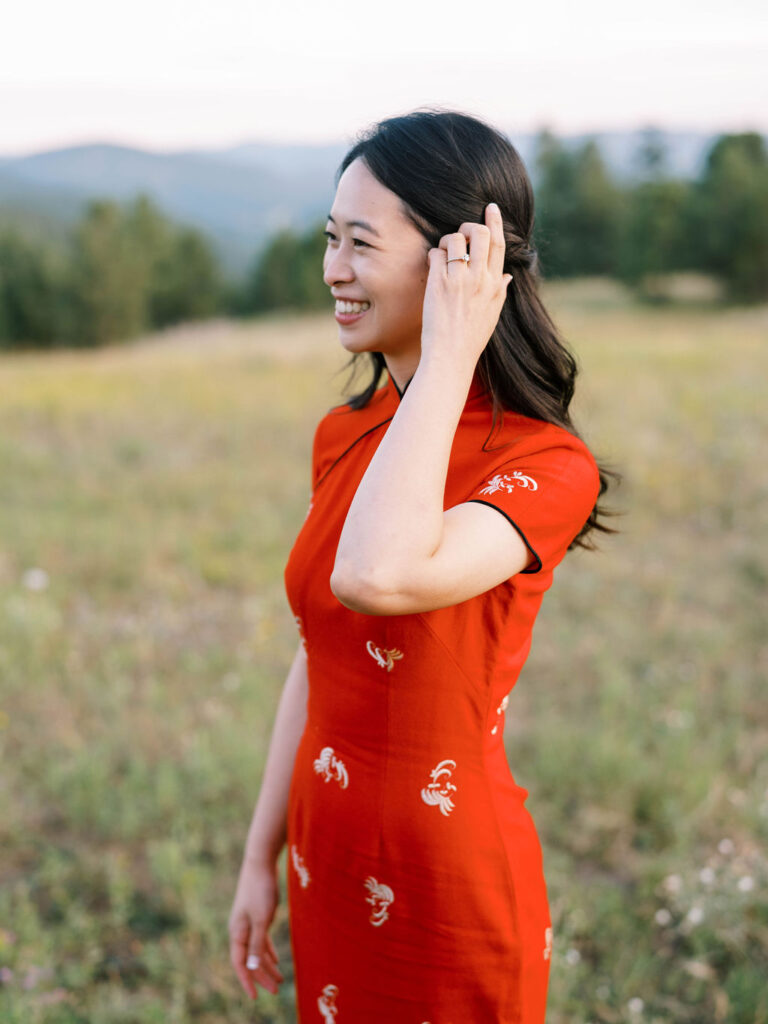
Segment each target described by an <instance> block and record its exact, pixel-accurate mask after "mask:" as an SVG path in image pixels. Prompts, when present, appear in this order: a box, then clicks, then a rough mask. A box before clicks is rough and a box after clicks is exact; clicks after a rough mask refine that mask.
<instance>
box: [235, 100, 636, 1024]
mask: <svg viewBox="0 0 768 1024" xmlns="http://www.w3.org/2000/svg"><path fill="white" fill-rule="evenodd" d="M339 174H340V177H339V178H338V181H337V190H336V196H335V199H334V203H333V207H332V209H331V212H330V214H329V217H328V224H327V228H326V235H327V238H328V244H327V250H326V255H325V258H324V279H325V283H326V284H327V285H328V287H329V288H330V290H331V293H332V294H333V296H334V297H335V298H336V320H337V321H338V323H339V338H340V341H341V344H342V345H343V346H344V348H345V349H346V350H347V351H348V352H350V353H352V354H353V364H354V363H355V360H357V359H358V358H360V357H363V354H364V353H367V354H368V355H367V357H363V358H367V359H369V360H370V362H371V364H372V368H373V378H372V380H371V382H370V384H369V385H368V387H367V388H366V389H365V390H364V391H363V392H362V393H360V394H358V395H356V396H354V397H353V398H352V399H350V400H349V401H347V402H346V403H344V404H343V405H340V406H337V407H335V408H333V409H331V410H330V411H329V412H328V413H327V414H326V415H325V416H324V417H323V419H322V420H321V422H320V423H319V425H318V427H317V430H316V433H315V437H314V444H313V458H312V500H311V502H310V505H309V509H308V512H307V517H306V519H305V522H304V524H303V526H302V529H301V532H300V533H299V536H298V538H297V540H296V543H295V544H294V547H293V549H292V551H291V553H290V556H289V559H288V563H287V565H286V570H285V583H286V589H287V593H288V599H289V602H290V604H291V608H292V611H293V613H294V616H295V617H296V622H297V627H298V631H299V635H300V639H299V644H298V648H297V652H296V656H295V659H294V662H293V665H292V667H291V670H290V672H289V675H288V678H287V681H286V684H285V690H284V693H283V696H282V698H281V701H280V706H279V709H278V713H277V718H276V722H275V729H274V736H273V740H272V743H271V746H270V751H269V755H268V759H267V765H266V768H265V772H264V779H263V783H262V789H261V793H260V796H259V800H258V803H257V806H256V809H255V812H254V816H253V821H252V823H251V828H250V831H249V835H248V839H247V843H246V849H245V855H244V858H243V865H242V869H241V872H240V878H239V883H238V888H237V893H236V896H235V900H234V905H233V907H232V912H231V915H230V921H229V929H230V954H231V959H232V963H233V965H234V967H235V969H236V971H237V973H238V976H239V977H240V979H241V982H242V984H243V987H244V988H245V990H246V991H247V992H248V993H249V994H250V995H251V996H253V997H255V995H256V987H255V986H256V983H258V984H260V985H262V986H263V987H265V988H267V989H268V990H270V991H272V992H275V991H277V985H278V984H279V982H280V981H282V980H283V977H282V974H281V973H280V970H279V968H278V966H277V953H276V950H275V947H274V944H273V942H272V939H271V937H270V936H269V934H268V928H269V926H270V923H271V921H272V919H273V916H274V912H275V908H276V904H277V901H278V879H277V859H278V857H279V854H280V852H281V850H282V848H283V845H284V844H285V843H286V842H287V844H288V866H287V887H288V904H289V914H290V926H291V943H292V951H293V959H294V966H295V974H296V990H297V1003H298V1007H297V1008H298V1014H299V1020H300V1022H301V1024H310V1022H313V1021H318V1022H323V1021H336V1022H337V1024H379V1022H381V1024H384V1022H386V1024H392V1021H395V1020H397V1021H398V1022H401V1024H459V1022H461V1024H468V1022H473V1024H481V1022H482V1024H491V1022H504V1024H512V1022H515V1024H543V1021H544V1014H545V1003H546V993H547V984H548V975H549V964H550V955H551V949H552V922H551V919H550V915H549V908H548V903H547V892H546V885H545V881H544V874H543V868H542V854H541V847H540V843H539V839H538V836H537V833H536V829H535V826H534V824H533V821H532V819H531V816H530V814H529V812H528V810H527V809H526V808H525V807H524V802H525V799H526V798H527V796H528V791H527V790H526V789H524V788H522V787H520V786H518V785H517V784H516V782H515V781H514V779H513V777H512V775H511V773H510V770H509V765H508V763H507V760H506V755H505V750H504V742H503V729H504V709H505V707H506V705H507V699H508V694H509V691H510V690H511V688H512V686H513V685H514V683H515V681H516V679H517V676H518V674H519V672H520V669H521V667H522V664H523V662H524V661H525V658H526V656H527V653H528V650H529V647H530V642H531V631H532V627H533V622H534V619H535V617H536V613H537V611H538V608H539V605H540V604H541V599H542V595H543V593H544V591H545V590H546V589H547V588H548V587H549V585H550V583H551V581H552V571H553V569H554V567H555V566H556V565H557V564H558V562H559V561H561V559H562V558H563V557H564V555H565V553H566V551H567V550H568V549H569V548H571V547H573V546H574V545H577V544H578V545H581V546H584V547H592V544H591V543H589V542H588V541H587V535H588V534H589V533H590V532H592V531H593V530H595V529H598V530H604V531H606V532H615V531H613V530H610V529H609V528H608V527H606V526H604V525H603V524H602V523H600V522H598V508H597V500H598V498H599V496H600V495H601V494H602V493H603V492H604V491H605V489H606V487H607V480H606V477H605V472H606V471H602V470H601V469H600V468H599V467H598V465H597V463H596V462H595V459H594V457H593V456H592V454H591V452H590V451H589V449H588V448H587V446H586V444H585V443H584V441H583V440H582V439H581V438H580V437H579V435H578V433H577V431H576V430H575V428H574V426H573V424H572V423H571V421H570V418H569V415H568V405H569V403H570V400H571V397H572V394H573V386H574V379H575V376H576V373H577V370H576V364H575V361H574V359H573V357H572V356H571V355H570V354H569V353H568V352H567V350H566V349H565V347H564V346H563V345H562V343H561V341H560V340H559V338H558V336H557V332H556V330H555V328H554V326H553V325H552V322H551V320H550V319H549V317H548V316H547V314H546V312H545V310H544V307H543V306H542V304H541V301H540V299H539V297H538V294H537V283H538V282H537V277H536V270H535V251H534V250H533V249H532V248H531V243H530V238H531V231H532V228H533V196H532V191H531V186H530V183H529V180H528V177H527V175H526V172H525V168H524V167H523V164H522V162H521V161H520V158H519V156H518V154H517V152H516V150H515V149H514V148H513V147H512V146H511V145H510V143H509V142H508V141H507V140H506V139H505V138H504V137H503V136H502V135H501V134H500V133H498V132H497V131H495V130H494V129H493V128H491V127H489V126H488V125H486V124H484V123H483V122H482V121H479V120H478V119H476V118H473V117H469V116H466V115H463V114H460V113H454V112H447V111H434V110H427V111H425V110H420V111H414V112H412V113H411V114H409V115H407V116H403V117H395V118H390V119H388V120H385V121H383V122H381V123H379V124H377V125H375V126H374V127H373V128H372V129H371V130H369V131H368V132H367V133H366V134H365V135H363V136H362V137H361V138H360V140H359V141H358V142H357V144H356V145H355V146H353V148H352V149H351V150H350V152H349V153H348V154H347V155H346V157H345V158H344V160H343V161H342V164H341V167H340V169H339ZM384 370H386V374H387V379H386V381H385V383H384V384H383V386H380V378H381V376H382V374H383V372H384ZM607 472H608V475H615V476H617V475H618V474H613V473H611V472H610V471H607ZM500 513H501V514H500ZM600 513H601V514H602V510H600Z"/></svg>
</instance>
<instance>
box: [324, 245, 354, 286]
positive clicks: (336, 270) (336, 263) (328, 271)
mask: <svg viewBox="0 0 768 1024" xmlns="http://www.w3.org/2000/svg"><path fill="white" fill-rule="evenodd" d="M353 277H354V274H353V272H352V268H351V266H350V265H349V260H348V259H347V258H346V256H343V255H342V253H341V251H340V250H337V251H336V252H330V251H329V252H328V253H327V255H326V258H325V270H324V272H323V280H324V281H325V283H326V284H327V285H328V287H329V288H331V287H333V285H334V284H336V283H337V282H338V281H351V280H352V278H353Z"/></svg>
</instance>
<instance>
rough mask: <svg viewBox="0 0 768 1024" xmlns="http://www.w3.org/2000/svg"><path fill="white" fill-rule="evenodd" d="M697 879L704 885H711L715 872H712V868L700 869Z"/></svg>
mask: <svg viewBox="0 0 768 1024" xmlns="http://www.w3.org/2000/svg"><path fill="white" fill-rule="evenodd" d="M699 878H700V879H701V881H702V882H703V883H704V885H712V883H713V882H714V880H715V872H714V871H713V870H712V868H702V869H701V871H700V872H699Z"/></svg>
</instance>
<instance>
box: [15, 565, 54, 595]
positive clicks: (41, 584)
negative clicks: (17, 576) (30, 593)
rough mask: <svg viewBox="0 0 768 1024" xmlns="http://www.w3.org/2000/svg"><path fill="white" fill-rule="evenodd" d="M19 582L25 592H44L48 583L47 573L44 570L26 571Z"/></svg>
mask: <svg viewBox="0 0 768 1024" xmlns="http://www.w3.org/2000/svg"><path fill="white" fill-rule="evenodd" d="M21 582H22V584H23V585H24V586H25V587H26V588H27V590H45V588H46V587H47V586H48V582H49V577H48V573H47V572H46V571H45V569H38V568H34V569H27V570H26V572H25V573H24V575H23V576H22V577H21Z"/></svg>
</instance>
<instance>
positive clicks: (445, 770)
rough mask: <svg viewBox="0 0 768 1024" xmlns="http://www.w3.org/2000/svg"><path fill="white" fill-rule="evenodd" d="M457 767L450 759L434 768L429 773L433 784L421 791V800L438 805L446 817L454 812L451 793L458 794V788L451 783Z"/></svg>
mask: <svg viewBox="0 0 768 1024" xmlns="http://www.w3.org/2000/svg"><path fill="white" fill-rule="evenodd" d="M455 767H456V762H455V761H452V760H451V759H450V758H446V760H444V761H441V762H440V763H439V764H438V765H437V767H436V768H433V769H432V771H431V772H430V773H429V774H430V777H431V778H432V782H430V783H429V785H428V786H426V787H425V788H424V789H422V791H421V799H422V800H423V801H424V803H425V804H432V805H437V806H438V807H439V808H440V813H441V814H444V815H445V816H446V817H448V815H449V814H450V813H451V811H452V810H453V807H454V804H453V800H451V797H450V792H451V790H453V791H454V792H456V787H455V786H454V784H453V783H452V782H450V781H449V779H450V777H451V775H452V774H453V769H454V768H455Z"/></svg>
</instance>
